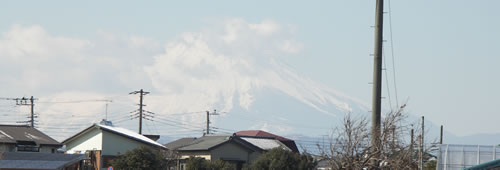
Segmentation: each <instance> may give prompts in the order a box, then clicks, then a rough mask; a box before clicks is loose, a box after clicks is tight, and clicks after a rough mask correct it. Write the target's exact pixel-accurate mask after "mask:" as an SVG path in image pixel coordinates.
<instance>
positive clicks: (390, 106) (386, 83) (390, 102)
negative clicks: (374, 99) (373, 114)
mask: <svg viewBox="0 0 500 170" xmlns="http://www.w3.org/2000/svg"><path fill="white" fill-rule="evenodd" d="M384 51H385V50H384V46H382V56H383V57H382V58H383V60H384V68H386V69H384V74H385V76H384V77H385V87H386V88H387V90H386V91H387V99H389V108H391V111H392V109H393V108H392V101H391V88H390V87H389V78H388V76H387V65H386V64H385V60H386V59H385V52H384Z"/></svg>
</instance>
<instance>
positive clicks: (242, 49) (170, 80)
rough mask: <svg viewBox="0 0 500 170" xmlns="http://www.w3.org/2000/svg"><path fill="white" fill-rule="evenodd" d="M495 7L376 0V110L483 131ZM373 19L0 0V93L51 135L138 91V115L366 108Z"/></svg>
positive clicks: (130, 102) (336, 12)
mask: <svg viewBox="0 0 500 170" xmlns="http://www.w3.org/2000/svg"><path fill="white" fill-rule="evenodd" d="M389 4H390V5H389ZM499 5H500V1H495V0H482V1H466V0H441V1H431V0H422V1H393V2H390V1H387V0H386V8H385V11H386V12H387V13H386V14H385V15H384V16H385V21H386V22H385V24H384V27H385V30H384V39H385V43H384V57H385V59H386V61H385V68H386V69H385V72H384V76H385V77H384V83H383V84H384V89H383V94H384V102H383V103H384V106H383V107H384V110H385V111H388V110H390V109H391V106H392V108H394V107H395V106H396V105H397V104H399V105H401V104H402V103H406V104H407V105H408V107H407V109H406V111H407V112H408V113H410V114H412V115H415V116H425V117H426V119H427V120H429V121H432V122H433V123H434V124H436V125H444V127H445V130H447V131H449V132H451V133H453V134H456V135H459V136H464V135H472V134H478V133H497V131H496V129H499V128H500V124H498V123H497V120H498V119H500V115H499V114H497V113H498V109H497V107H496V103H497V101H498V99H497V96H500V89H498V88H497V87H500V79H499V78H497V77H496V75H497V74H498V73H500V67H497V65H499V64H500V59H499V58H498V52H497V48H498V47H500V32H499V31H498V30H500V22H498V21H497V20H498V18H500V11H499V10H497V9H496V7H498V6H499ZM389 6H390V8H389ZM374 14H375V1H372V0H370V1H368V0H362V1H272V2H269V1H248V2H238V1H215V2H214V1H148V2H134V1H105V2H102V1H84V2H67V1H6V2H3V5H2V6H1V7H0V20H1V21H2V22H0V33H1V35H0V70H1V71H0V75H1V79H0V89H1V90H0V97H3V98H15V97H23V96H25V97H29V96H32V95H33V96H35V97H37V98H38V99H39V100H38V101H37V102H38V104H37V106H39V108H38V109H37V111H38V112H39V113H40V126H41V127H42V128H46V129H48V130H49V132H50V130H51V128H52V130H53V132H54V131H58V130H60V129H58V128H60V127H54V126H55V125H53V123H52V122H54V121H60V120H61V117H55V116H54V115H61V114H64V115H66V116H65V117H64V119H66V118H67V120H66V121H65V122H74V124H71V126H69V127H68V128H67V129H71V128H74V129H78V128H81V126H85V125H86V124H88V123H86V122H85V121H90V120H94V121H95V120H96V119H100V118H101V117H105V116H103V113H104V112H106V111H105V107H106V102H103V101H102V100H113V102H111V103H108V113H109V116H110V117H111V118H116V119H118V120H122V119H123V118H124V117H123V115H124V114H128V113H129V112H130V111H132V110H134V109H135V108H136V106H135V105H134V104H135V103H136V102H137V98H138V97H137V96H133V95H128V93H129V92H131V91H135V90H139V89H141V88H142V89H145V90H146V91H150V92H151V93H150V95H148V96H146V101H147V102H149V103H148V109H153V111H154V112H158V113H169V114H172V115H175V114H176V113H191V112H193V113H194V112H200V111H203V110H208V109H207V108H209V109H213V108H220V110H221V111H225V112H228V113H231V110H232V109H233V108H232V107H233V103H232V102H233V101H234V99H233V97H234V98H238V100H237V102H238V103H239V107H241V108H243V109H245V108H250V107H251V106H252V104H254V103H255V102H256V101H255V100H260V99H256V97H255V89H261V88H276V89H281V91H282V92H283V93H285V94H287V95H289V96H293V97H294V98H296V99H298V100H300V101H303V102H304V103H308V102H310V101H312V100H313V97H311V96H307V94H306V93H307V92H305V91H307V90H309V89H317V88H319V87H321V88H322V89H330V90H329V92H332V94H335V95H338V96H344V97H345V98H348V99H349V100H350V101H355V102H356V103H360V105H364V106H367V107H368V108H369V104H370V103H371V84H370V82H371V81H372V70H373V68H372V65H373V57H372V56H371V55H370V54H372V53H373V37H374V30H373V28H372V26H373V25H374V18H375V17H374ZM390 21H392V22H390ZM283 75H287V76H289V77H290V78H289V77H285V76H283ZM295 82H301V83H297V84H300V85H302V86H301V87H304V88H303V89H305V90H302V91H300V90H296V88H297V86H291V84H296V83H295ZM332 89H333V90H332ZM311 91H313V90H311ZM321 92H323V91H320V90H319V91H318V93H317V94H319V93H321ZM314 94H316V93H314ZM396 94H397V95H396ZM396 98H397V100H396ZM389 100H390V101H389ZM65 101H69V102H68V103H65ZM331 101H332V102H333V101H334V100H333V99H332V100H331ZM134 102H135V103H134ZM276 102H279V101H276ZM221 103H222V104H221ZM333 103H335V102H333ZM0 104H1V107H0V109H1V113H2V115H3V116H4V118H3V119H2V120H0V121H1V123H5V122H9V121H12V120H24V116H25V115H23V114H24V113H26V108H24V107H14V105H15V103H13V102H12V101H6V100H4V101H1V102H0ZM309 104H310V105H311V106H314V104H311V103H309ZM340 105H341V104H340ZM11 106H12V107H11ZM318 110H319V109H318ZM346 110H349V108H347V109H346ZM96 113H98V114H96ZM70 115H71V117H70ZM179 119H182V120H185V119H190V120H195V121H197V122H202V121H203V119H204V116H199V115H196V116H191V117H189V118H186V117H182V118H179ZM164 123H165V122H164ZM292 123H299V122H292ZM124 125H127V126H132V123H129V124H124ZM149 126H150V127H151V128H153V127H155V126H156V125H155V124H152V125H151V124H150V125H149ZM158 126H159V125H158ZM264 126H269V125H268V124H263V125H262V126H255V127H256V128H263V127H264ZM226 128H228V129H234V128H235V127H226ZM190 133H194V132H193V131H190V132H189V133H188V132H185V133H182V132H178V134H177V135H184V134H190ZM66 135H67V134H66ZM59 137H61V138H62V137H63V136H59Z"/></svg>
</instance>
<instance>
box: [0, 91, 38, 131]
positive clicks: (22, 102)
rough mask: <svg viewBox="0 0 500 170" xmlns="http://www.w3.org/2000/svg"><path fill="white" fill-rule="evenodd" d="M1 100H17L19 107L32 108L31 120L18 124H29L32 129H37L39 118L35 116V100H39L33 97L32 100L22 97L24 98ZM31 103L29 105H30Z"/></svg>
mask: <svg viewBox="0 0 500 170" xmlns="http://www.w3.org/2000/svg"><path fill="white" fill-rule="evenodd" d="M0 99H1V100H15V101H16V105H19V106H30V110H31V111H30V115H29V116H28V118H29V120H28V121H20V122H16V123H27V124H28V125H29V126H30V127H32V128H34V127H35V118H37V115H36V114H35V100H38V99H37V98H34V97H33V96H31V97H30V98H26V97H22V98H3V97H2V98H0ZM28 101H29V103H28Z"/></svg>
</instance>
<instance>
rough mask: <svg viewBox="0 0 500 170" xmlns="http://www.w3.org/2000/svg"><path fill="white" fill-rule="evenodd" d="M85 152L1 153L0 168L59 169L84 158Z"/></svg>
mask: <svg viewBox="0 0 500 170" xmlns="http://www.w3.org/2000/svg"><path fill="white" fill-rule="evenodd" d="M84 158H85V156H84V155H83V154H54V153H38V152H4V153H0V168H6V169H58V168H63V167H64V166H67V165H70V164H72V163H75V162H78V161H80V160H83V159H84Z"/></svg>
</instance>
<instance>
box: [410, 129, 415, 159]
mask: <svg viewBox="0 0 500 170" xmlns="http://www.w3.org/2000/svg"><path fill="white" fill-rule="evenodd" d="M410 138H411V139H410V154H411V155H410V160H411V161H413V153H414V150H413V145H415V141H414V140H413V139H414V138H413V129H411V131H410ZM412 165H413V164H412Z"/></svg>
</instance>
